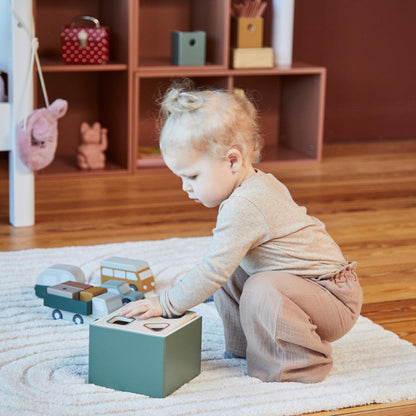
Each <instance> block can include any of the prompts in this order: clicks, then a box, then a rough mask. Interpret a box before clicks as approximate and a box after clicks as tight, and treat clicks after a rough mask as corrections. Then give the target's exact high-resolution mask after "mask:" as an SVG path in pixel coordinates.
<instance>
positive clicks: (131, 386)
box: [88, 311, 202, 397]
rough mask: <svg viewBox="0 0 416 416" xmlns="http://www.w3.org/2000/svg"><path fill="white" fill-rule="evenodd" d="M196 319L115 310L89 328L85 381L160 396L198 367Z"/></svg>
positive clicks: (187, 315) (198, 324)
mask: <svg viewBox="0 0 416 416" xmlns="http://www.w3.org/2000/svg"><path fill="white" fill-rule="evenodd" d="M201 322H202V319H201V317H200V316H198V315H197V314H196V313H195V312H186V313H185V315H183V316H182V317H181V318H175V319H165V318H161V317H160V318H151V319H149V320H144V321H142V320H140V319H135V318H126V317H124V316H120V314H119V312H118V311H115V312H113V313H112V314H110V315H108V316H107V317H104V318H101V319H99V320H97V321H95V322H93V323H92V324H91V325H90V328H89V331H90V332H89V355H88V357H89V363H88V382H89V383H93V384H97V385H99V386H104V387H109V388H112V389H116V390H122V391H129V392H132V393H138V394H146V395H148V396H152V397H165V396H167V395H168V394H170V393H172V392H173V391H175V390H176V389H178V388H179V387H180V386H182V385H183V384H185V383H187V382H188V381H190V380H191V379H192V378H194V377H196V376H197V375H198V374H199V373H200V372H201Z"/></svg>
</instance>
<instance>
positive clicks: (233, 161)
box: [227, 147, 243, 173]
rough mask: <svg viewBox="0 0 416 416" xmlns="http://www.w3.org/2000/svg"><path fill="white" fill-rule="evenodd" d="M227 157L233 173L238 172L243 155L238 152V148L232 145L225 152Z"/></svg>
mask: <svg viewBox="0 0 416 416" xmlns="http://www.w3.org/2000/svg"><path fill="white" fill-rule="evenodd" d="M227 159H228V162H229V163H230V167H231V170H232V172H233V173H235V172H238V170H239V169H240V167H241V165H242V164H243V156H242V154H241V152H240V150H239V149H238V148H236V147H232V148H231V149H230V150H229V151H228V152H227Z"/></svg>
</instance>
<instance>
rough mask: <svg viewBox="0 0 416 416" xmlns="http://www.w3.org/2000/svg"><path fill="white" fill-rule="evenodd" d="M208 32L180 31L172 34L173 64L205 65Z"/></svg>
mask: <svg viewBox="0 0 416 416" xmlns="http://www.w3.org/2000/svg"><path fill="white" fill-rule="evenodd" d="M205 49H206V33H205V32H203V31H201V30H198V31H195V32H179V31H178V30H174V31H173V32H172V34H171V63H172V64H173V65H183V66H186V65H205Z"/></svg>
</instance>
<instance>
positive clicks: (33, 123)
mask: <svg viewBox="0 0 416 416" xmlns="http://www.w3.org/2000/svg"><path fill="white" fill-rule="evenodd" d="M67 109H68V102H67V101H66V100H63V99H61V98H58V99H57V100H55V101H54V102H53V103H52V104H51V105H50V106H49V107H47V108H39V109H37V110H35V111H33V112H32V113H31V114H30V115H29V116H28V117H27V119H26V120H24V121H22V122H21V123H20V124H19V126H18V132H17V147H18V150H19V156H20V158H21V160H22V162H23V163H24V164H25V165H26V166H28V167H29V168H30V169H32V170H39V169H43V168H44V167H46V166H48V165H49V164H50V163H51V162H52V160H53V158H54V156H55V152H56V146H57V143H58V119H59V118H61V117H63V116H64V115H65V113H66V111H67Z"/></svg>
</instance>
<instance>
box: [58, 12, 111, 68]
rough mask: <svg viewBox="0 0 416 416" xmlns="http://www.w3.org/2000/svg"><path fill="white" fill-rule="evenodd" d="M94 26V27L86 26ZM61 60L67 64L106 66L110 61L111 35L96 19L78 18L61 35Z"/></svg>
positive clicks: (88, 17) (89, 17)
mask: <svg viewBox="0 0 416 416" xmlns="http://www.w3.org/2000/svg"><path fill="white" fill-rule="evenodd" d="M91 23H92V24H93V25H94V27H91V26H86V25H85V24H87V25H91ZM61 59H62V61H63V62H65V63H67V64H80V65H82V64H105V63H106V62H108V61H109V59H110V35H109V29H108V27H103V26H101V25H100V22H99V20H98V19H96V18H95V17H91V16H76V17H74V18H73V19H72V21H71V24H70V25H69V26H65V27H64V28H63V29H62V33H61Z"/></svg>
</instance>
